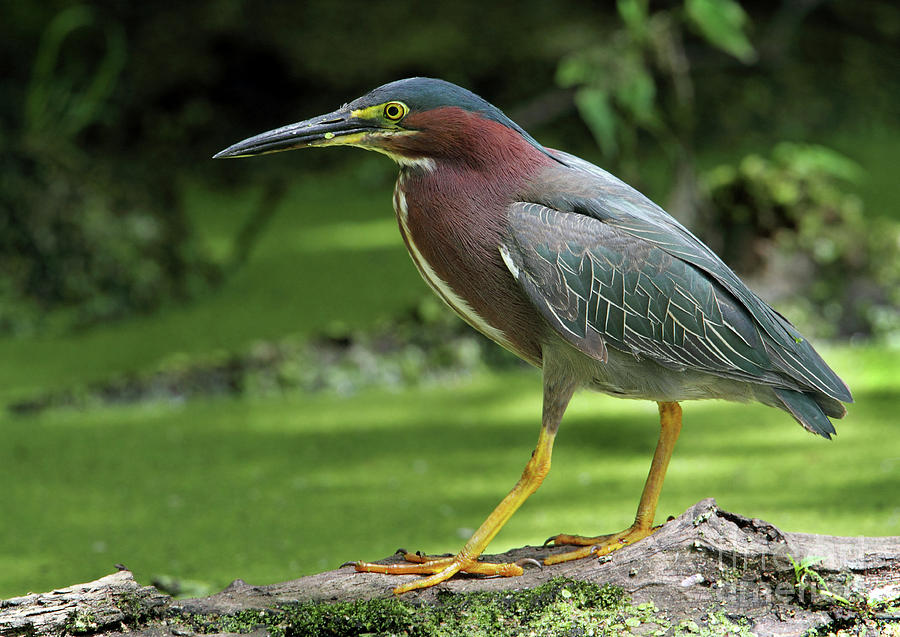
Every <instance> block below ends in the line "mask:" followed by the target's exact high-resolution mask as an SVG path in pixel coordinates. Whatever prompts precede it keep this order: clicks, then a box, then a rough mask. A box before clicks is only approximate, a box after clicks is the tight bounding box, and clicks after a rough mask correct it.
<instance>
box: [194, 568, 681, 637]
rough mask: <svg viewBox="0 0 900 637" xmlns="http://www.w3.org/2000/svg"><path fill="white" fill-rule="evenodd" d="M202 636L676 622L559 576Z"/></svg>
mask: <svg viewBox="0 0 900 637" xmlns="http://www.w3.org/2000/svg"><path fill="white" fill-rule="evenodd" d="M182 620H183V621H184V622H185V623H187V624H189V625H190V626H191V628H193V629H194V630H196V631H198V632H204V633H214V632H250V631H252V630H254V629H256V628H258V627H260V626H263V627H265V628H266V630H267V631H268V632H269V634H270V635H273V636H274V637H294V636H300V635H326V636H328V637H340V636H343V635H408V636H410V637H413V636H421V637H426V636H443V635H471V636H473V637H479V636H482V635H484V636H487V635H491V636H510V637H512V636H519V635H541V636H548V637H553V636H555V635H560V636H561V635H566V636H570V635H628V634H632V632H633V633H634V634H660V635H661V634H663V633H664V632H665V631H666V630H667V629H668V628H669V626H670V623H669V622H668V621H667V620H666V619H665V618H664V617H662V616H660V614H659V611H658V609H657V608H656V607H655V606H654V605H653V604H650V603H648V604H640V605H634V604H632V603H631V601H630V600H629V599H628V597H627V596H626V595H625V593H624V591H623V590H622V589H621V588H618V587H615V586H611V585H605V586H597V585H595V584H589V583H583V582H576V581H573V580H569V579H565V578H556V579H553V580H551V581H550V582H548V583H546V584H544V585H542V586H539V587H537V588H535V589H532V590H528V591H513V592H502V593H468V594H453V593H444V594H441V595H440V596H439V597H438V600H437V603H436V604H433V605H431V604H427V605H426V604H423V605H419V606H417V605H414V604H411V603H409V602H406V601H403V600H402V599H377V600H371V601H357V602H340V603H336V604H317V603H303V604H296V605H287V606H280V607H278V608H276V609H274V610H272V611H258V610H257V611H245V612H242V613H238V614H235V615H230V616H228V617H225V618H218V619H215V620H212V621H211V620H210V619H209V618H207V617H203V616H197V615H193V616H190V617H185V618H182Z"/></svg>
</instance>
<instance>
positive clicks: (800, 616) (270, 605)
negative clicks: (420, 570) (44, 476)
mask: <svg viewBox="0 0 900 637" xmlns="http://www.w3.org/2000/svg"><path fill="white" fill-rule="evenodd" d="M560 550H566V549H565V548H543V547H524V548H521V549H515V550H513V551H509V552H507V553H504V554H502V555H493V556H486V557H485V560H486V561H501V560H503V561H509V560H518V559H521V558H523V557H534V558H541V557H544V556H546V555H548V554H550V553H553V552H556V551H560ZM813 556H815V557H819V558H822V559H821V561H819V562H817V563H816V564H815V565H814V566H813V567H812V568H814V569H815V572H816V573H817V574H818V577H817V576H815V575H813V576H811V577H808V578H807V580H806V581H808V582H810V583H811V584H815V583H816V582H819V584H818V585H817V586H809V587H805V586H799V587H798V586H797V585H796V580H797V578H796V575H795V569H794V566H793V564H792V561H791V560H792V559H793V560H794V561H795V562H797V563H799V562H801V560H803V558H807V557H813ZM397 560H399V557H391V558H388V559H387V560H385V561H386V562H392V561H397ZM409 577H411V576H409ZM557 577H566V578H570V579H572V580H576V581H581V582H589V583H595V584H598V585H604V584H613V585H615V586H618V587H621V588H622V589H624V591H625V592H626V593H627V594H628V595H629V596H630V598H631V602H632V603H633V604H640V603H643V602H647V601H652V602H653V603H654V604H655V607H656V608H657V609H659V611H660V612H661V613H662V614H664V616H665V618H666V620H667V621H669V622H671V623H672V625H674V624H675V623H677V622H679V621H683V620H686V619H692V620H694V621H696V622H697V623H698V624H700V625H703V624H704V623H705V622H706V621H707V620H708V619H709V617H710V615H711V614H719V616H720V617H721V616H722V615H721V613H724V614H725V616H727V617H728V618H729V619H731V620H738V619H739V618H743V620H744V621H746V622H747V623H748V624H749V626H750V629H751V630H752V631H753V633H755V634H759V635H798V634H802V633H803V632H804V631H806V630H808V629H810V628H819V629H821V628H823V627H829V626H830V627H836V626H846V625H848V624H853V623H856V624H861V623H865V622H866V621H868V622H882V623H883V622H891V621H894V620H898V621H900V615H896V616H895V613H896V610H895V609H896V606H897V604H896V603H880V604H879V603H876V602H878V601H879V600H881V601H882V602H884V600H891V599H895V600H896V599H900V537H876V538H863V537H857V538H847V537H833V536H825V535H807V534H802V533H783V532H781V531H780V530H778V529H777V528H775V527H774V526H772V525H771V524H769V523H767V522H764V521H761V520H757V519H748V518H745V517H743V516H740V515H737V514H734V513H729V512H727V511H722V510H721V509H718V508H717V507H716V504H715V501H714V500H711V499H709V500H703V501H701V502H699V503H697V504H696V505H694V506H693V507H691V508H690V509H688V510H687V511H686V512H685V513H684V514H682V515H681V516H680V517H679V518H677V519H675V520H672V521H670V522H668V523H667V524H666V525H665V526H663V527H662V528H661V529H660V530H659V531H657V532H656V533H654V534H653V535H652V536H650V537H649V538H647V539H645V540H642V541H641V542H639V543H637V544H634V545H632V546H627V547H624V548H622V549H620V550H618V551H616V552H614V553H613V554H611V555H610V556H607V557H605V558H601V559H599V560H598V559H584V560H579V561H575V562H569V563H565V564H559V565H555V566H551V567H544V568H542V569H538V568H534V569H528V570H527V571H526V573H525V575H523V576H521V577H518V578H508V579H481V578H476V577H465V576H457V577H455V578H453V579H452V580H450V581H449V582H446V583H445V584H442V585H440V586H438V587H435V588H432V589H428V590H425V591H421V592H415V593H411V594H408V595H405V596H404V597H403V598H402V601H405V602H408V603H410V604H413V605H440V604H443V603H445V601H446V599H447V597H448V593H450V594H453V593H468V592H494V593H498V594H500V595H505V594H508V592H509V591H513V590H522V589H532V588H534V587H536V586H539V585H541V584H544V583H546V582H548V581H550V580H551V579H553V578H557ZM819 577H821V578H822V579H821V580H819ZM399 581H405V578H397V577H390V576H386V575H379V574H369V573H356V572H355V571H354V570H353V569H352V568H351V567H344V568H339V569H337V570H334V571H328V572H325V573H320V574H318V575H312V576H308V577H302V578H300V579H297V580H293V581H290V582H284V583H281V584H273V585H269V586H250V585H248V584H246V583H244V582H243V581H241V580H236V581H235V582H234V583H232V584H231V585H230V586H229V587H228V588H226V589H225V590H224V591H222V592H221V593H218V594H216V595H213V596H211V597H207V598H203V599H186V600H173V599H172V598H170V597H168V596H166V595H164V594H162V593H160V592H159V591H157V590H156V589H155V588H153V587H152V586H145V587H142V586H140V585H138V584H137V583H136V582H135V581H134V579H133V578H132V577H131V574H130V573H129V572H128V571H120V572H118V573H114V574H112V575H109V576H107V577H104V578H102V579H99V580H97V581H96V582H91V583H89V584H80V585H77V586H72V587H69V588H65V589H60V590H56V591H53V592H50V593H44V594H39V595H28V596H25V597H18V598H14V599H11V600H7V601H3V602H0V635H2V636H6V635H34V636H36V637H39V636H41V635H62V634H78V633H81V634H84V633H99V634H112V633H116V632H120V631H124V630H129V631H138V632H139V633H141V634H146V635H153V636H155V637H161V636H163V635H166V636H168V635H179V636H184V635H190V634H192V633H193V632H194V631H195V630H197V623H196V621H193V623H191V622H184V621H182V620H183V618H188V617H189V618H193V620H196V618H197V617H205V618H210V619H211V620H212V619H215V618H217V617H223V616H228V615H232V614H235V613H239V612H241V611H248V610H263V611H267V610H269V609H274V608H276V607H281V606H283V605H291V604H297V603H298V602H322V603H332V602H339V601H353V600H377V599H382V598H390V597H391V588H392V587H393V586H395V585H396V584H397V583H398V582H399ZM822 583H824V586H823V584H822ZM816 588H818V589H819V590H818V591H816V590H814V589H816ZM823 590H824V591H825V592H822V591H823ZM835 596H839V597H841V598H843V599H845V600H849V601H850V602H851V603H850V604H845V603H843V602H842V601H838V600H837V598H836V597H835ZM865 600H868V606H866V602H865ZM179 618H181V619H179ZM210 625H212V623H211V624H210ZM132 634H134V632H132Z"/></svg>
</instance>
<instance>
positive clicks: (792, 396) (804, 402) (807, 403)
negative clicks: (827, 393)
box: [774, 388, 845, 440]
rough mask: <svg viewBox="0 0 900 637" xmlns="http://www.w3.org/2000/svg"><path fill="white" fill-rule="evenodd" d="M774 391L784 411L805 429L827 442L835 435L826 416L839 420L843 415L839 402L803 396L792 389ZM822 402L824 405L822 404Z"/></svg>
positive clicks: (809, 395)
mask: <svg viewBox="0 0 900 637" xmlns="http://www.w3.org/2000/svg"><path fill="white" fill-rule="evenodd" d="M774 391H775V395H776V396H777V397H778V400H780V401H781V403H782V404H783V405H784V407H785V409H787V410H788V411H789V412H791V415H793V416H794V418H796V419H797V422H799V423H800V424H801V425H803V427H804V428H805V429H807V430H808V431H811V432H813V433H814V434H819V435H820V436H822V437H823V438H828V439H829V440H830V439H831V435H832V434H834V433H837V432H835V430H834V425H832V424H831V421H830V420H828V416H834V417H836V418H840V417H841V416H843V415H844V413H845V410H844V406H843V405H841V404H840V402H838V401H836V400H834V399H830V400H828V401H824V400H823V399H822V397H821V396H817V395H816V396H814V395H812V394H804V393H803V392H799V391H795V390H793V389H782V388H774ZM823 402H824V403H825V404H822V403H823ZM838 408H840V412H838ZM826 413H827V414H828V416H826Z"/></svg>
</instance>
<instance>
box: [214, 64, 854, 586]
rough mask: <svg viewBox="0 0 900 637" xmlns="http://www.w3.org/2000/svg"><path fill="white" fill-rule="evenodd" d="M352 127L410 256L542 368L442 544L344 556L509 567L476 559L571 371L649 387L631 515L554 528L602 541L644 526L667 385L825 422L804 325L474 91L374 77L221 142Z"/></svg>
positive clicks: (442, 569)
mask: <svg viewBox="0 0 900 637" xmlns="http://www.w3.org/2000/svg"><path fill="white" fill-rule="evenodd" d="M338 145H349V146H357V147H359V148H364V149H366V150H375V151H378V152H381V153H384V154H385V155H387V156H388V157H390V158H391V159H393V160H394V161H396V162H397V163H398V164H399V165H400V176H399V178H398V180H397V184H396V187H395V189H394V210H395V211H396V214H397V221H398V225H399V227H400V233H401V235H402V236H403V241H404V242H405V243H406V247H407V249H408V250H409V254H410V256H411V257H412V260H413V263H414V264H415V266H416V268H418V270H419V273H420V274H421V275H422V277H423V278H424V279H425V281H426V282H427V283H428V285H429V286H430V287H431V288H432V290H434V292H435V293H436V294H437V295H438V296H439V297H441V299H443V300H444V301H445V302H446V303H447V305H449V306H450V307H451V308H452V309H453V310H454V311H455V312H456V313H457V314H459V316H460V317H462V318H463V320H465V321H466V322H467V323H469V324H470V325H471V326H472V327H474V328H475V329H476V330H478V331H479V332H481V333H482V334H484V335H485V336H487V337H488V338H490V339H492V340H493V341H495V342H496V343H498V344H499V345H501V346H503V347H505V348H506V349H508V350H510V351H511V352H513V353H514V354H516V355H518V356H520V357H521V358H523V359H524V360H526V361H528V362H529V363H531V364H532V365H535V366H537V367H539V368H541V369H542V378H543V391H544V394H543V414H542V421H541V429H540V434H539V436H538V442H537V446H536V448H535V450H534V452H533V454H532V456H531V459H530V460H529V461H528V463H527V465H526V466H525V470H524V472H523V473H522V477H521V478H520V479H519V481H518V483H516V485H515V487H513V489H512V491H510V492H509V494H508V495H507V496H506V497H505V498H504V499H503V501H502V502H500V504H499V505H498V506H497V508H496V509H494V511H493V512H492V513H491V514H490V515H489V516H488V518H487V519H486V520H485V521H484V523H483V524H482V525H481V526H480V527H479V528H478V530H476V531H475V533H474V534H473V535H472V537H471V539H469V541H468V542H466V544H465V546H463V548H462V549H461V550H460V551H459V553H457V554H456V555H455V556H452V557H428V556H422V555H419V554H410V553H407V554H406V555H405V557H406V561H407V563H400V564H390V565H383V564H371V563H365V562H356V563H354V564H355V566H356V569H357V570H358V571H366V572H379V573H393V574H410V573H412V574H422V575H427V577H422V578H417V579H415V580H412V581H410V582H408V583H405V584H403V585H401V586H398V587H397V588H395V589H394V592H395V593H402V592H406V591H409V590H413V589H417V588H425V587H428V586H432V585H434V584H437V583H439V582H442V581H444V580H446V579H448V578H450V577H452V576H453V575H454V574H455V573H458V572H460V571H463V572H468V573H478V574H486V575H504V576H508V575H519V574H521V573H522V572H523V571H522V566H523V564H521V563H515V564H492V563H486V562H481V561H479V560H478V558H479V556H480V555H481V553H482V552H483V551H484V550H485V548H486V547H487V545H488V543H489V542H490V541H491V539H492V538H493V537H494V536H495V535H496V534H497V532H498V531H499V530H500V528H501V527H502V526H503V525H504V524H505V523H506V521H507V520H508V519H509V518H510V517H511V516H512V514H513V513H514V512H515V511H516V509H518V508H519V506H520V505H521V504H522V503H523V502H524V501H525V500H526V499H527V498H528V496H530V495H531V494H532V493H534V491H535V490H537V488H538V487H539V486H540V484H541V482H542V480H543V479H544V477H545V476H546V475H547V472H548V471H549V469H550V454H551V450H552V447H553V440H554V438H555V436H556V432H557V429H558V428H559V424H560V421H561V419H562V416H563V412H564V411H565V409H566V406H567V405H568V403H569V400H570V399H571V397H572V394H573V392H574V391H575V390H576V389H577V388H581V387H586V388H589V389H592V390H596V391H600V392H604V393H606V394H610V395H613V396H618V397H620V398H635V399H646V400H653V401H656V402H657V403H658V405H659V414H660V427H661V432H660V437H659V442H658V444H657V447H656V451H655V453H654V455H653V461H652V463H651V467H650V473H649V475H648V477H647V481H646V484H645V485H644V490H643V492H642V494H641V499H640V503H639V505H638V509H637V515H636V517H635V521H634V524H632V525H631V526H630V527H629V528H628V529H626V530H624V531H622V532H619V533H615V534H612V535H603V536H597V537H584V536H577V535H558V536H555V537H553V538H550V540H548V543H553V544H555V545H574V546H576V547H577V548H575V549H572V550H570V551H568V552H565V553H562V554H557V555H553V556H551V557H549V558H547V559H546V560H545V563H547V564H551V563H557V562H563V561H567V560H571V559H576V558H581V557H586V556H588V555H603V554H606V553H609V552H611V551H613V550H615V549H617V548H619V547H621V546H624V545H627V544H631V543H633V542H636V541H638V540H640V539H641V538H644V537H646V536H648V535H650V534H651V533H652V532H653V530H654V526H653V518H654V515H655V512H656V504H657V500H658V498H659V493H660V490H661V489H662V483H663V479H664V477H665V472H666V467H667V465H668V463H669V458H670V457H671V455H672V450H673V448H674V446H675V441H676V440H677V438H678V434H679V432H680V430H681V407H680V405H679V402H680V401H684V400H692V399H701V398H719V399H725V400H735V401H758V402H761V403H763V404H765V405H769V406H771V407H777V408H779V409H782V410H784V411H787V412H788V413H790V414H791V415H792V416H793V417H794V418H795V419H796V420H797V421H798V422H799V423H800V424H801V425H802V426H803V427H805V428H806V429H808V430H809V431H811V432H813V433H816V434H819V435H820V436H823V437H825V438H830V437H831V434H833V433H834V432H835V431H834V427H833V426H832V424H831V421H830V420H829V418H828V417H829V416H831V417H834V418H841V417H842V416H844V414H845V413H846V410H845V408H844V406H843V404H842V402H852V397H851V395H850V390H849V389H848V387H847V385H846V384H844V382H843V381H842V380H841V379H840V378H839V377H838V376H837V375H836V374H835V373H834V372H833V371H832V370H831V369H830V368H829V367H828V365H827V364H826V363H825V362H824V361H823V360H822V358H821V357H820V356H819V355H818V354H817V353H816V351H815V350H814V349H813V348H812V346H811V345H810V344H809V342H808V341H807V340H806V339H804V338H803V337H802V336H801V335H800V333H799V332H798V331H797V330H796V329H795V328H794V327H793V326H792V325H791V324H790V323H789V322H788V321H787V320H786V319H785V318H784V317H783V316H781V315H780V314H779V313H778V312H776V311H775V310H773V309H772V308H771V307H769V306H768V305H767V304H766V303H765V302H764V301H762V300H761V299H760V298H759V297H758V296H756V295H755V294H754V293H753V292H751V291H750V290H749V289H748V288H747V286H746V285H744V283H743V282H742V281H741V280H740V279H739V278H738V277H737V276H736V275H735V274H734V272H732V271H731V270H730V269H729V268H728V266H726V265H725V264H724V263H723V262H722V261H721V260H720V259H719V258H718V257H717V256H716V255H715V254H714V253H713V252H712V251H711V250H710V249H709V248H708V247H707V246H705V245H704V244H703V243H702V242H701V241H700V240H699V239H697V238H696V237H695V236H694V235H693V234H691V232H690V231H688V230H687V229H686V228H685V227H684V226H682V225H681V224H679V223H678V222H677V221H676V220H675V219H673V218H672V217H671V216H669V215H668V214H667V213H666V212H665V211H663V210H662V209H661V208H660V207H659V206H657V205H656V204H654V203H653V202H652V201H650V200H649V199H648V198H646V197H645V196H644V195H642V194H641V193H639V192H637V191H636V190H635V189H633V188H631V187H630V186H628V185H627V184H625V183H623V182H622V181H620V180H619V179H617V178H616V177H614V176H613V175H611V174H610V173H608V172H606V171H605V170H602V169H601V168H598V167H597V166H594V165H593V164H591V163H589V162H587V161H585V160H583V159H580V158H578V157H575V156H573V155H570V154H568V153H565V152H562V151H558V150H554V149H551V148H546V147H544V146H542V145H541V144H539V143H538V142H537V141H535V139H534V138H533V137H532V136H531V135H529V134H528V133H527V132H525V131H524V130H523V129H522V128H520V127H519V126H518V125H517V124H516V123H515V122H513V121H512V120H511V119H509V118H508V117H507V116H506V115H504V114H503V113H502V112H501V111H500V110H499V109H498V108H496V107H494V106H493V105H491V104H489V103H488V102H487V101H485V100H484V99H482V98H480V97H479V96H477V95H475V94H474V93H472V92H470V91H468V90H466V89H464V88H461V87H459V86H456V85H454V84H451V83H449V82H445V81H443V80H437V79H429V78H410V79H405V80H399V81H396V82H392V83H390V84H385V85H384V86H381V87H379V88H376V89H375V90H373V91H372V92H370V93H368V94H367V95H364V96H363V97H360V98H359V99H357V100H355V101H353V102H351V103H349V104H346V105H344V106H343V107H341V108H339V109H338V110H336V111H334V112H332V113H328V114H326V115H321V116H319V117H314V118H312V119H309V120H306V121H303V122H299V123H297V124H290V125H288V126H284V127H281V128H277V129H274V130H271V131H268V132H265V133H262V134H260V135H256V136H255V137H251V138H249V139H246V140H244V141H241V142H238V143H237V144H234V145H233V146H231V147H229V148H227V149H225V150H223V151H222V152H220V153H218V154H217V155H216V157H245V156H248V155H260V154H263V153H274V152H279V151H284V150H291V149H294V148H306V147H320V146H338Z"/></svg>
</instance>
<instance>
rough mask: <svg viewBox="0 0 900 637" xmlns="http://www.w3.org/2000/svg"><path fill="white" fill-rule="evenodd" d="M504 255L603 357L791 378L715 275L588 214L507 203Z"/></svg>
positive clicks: (563, 327)
mask: <svg viewBox="0 0 900 637" xmlns="http://www.w3.org/2000/svg"><path fill="white" fill-rule="evenodd" d="M509 222H510V223H509V240H508V241H507V242H506V243H505V244H504V246H503V256H504V258H505V259H507V263H508V265H510V269H511V270H512V271H513V272H514V273H517V274H518V276H517V279H518V281H519V282H520V284H521V285H522V286H523V288H524V289H525V292H526V293H527V294H528V296H529V298H530V299H531V300H532V302H534V303H535V305H536V306H537V307H538V309H539V310H540V311H541V313H542V314H543V315H544V317H545V318H546V319H547V320H548V322H549V323H550V324H551V325H552V326H553V327H554V328H555V329H556V330H557V332H559V333H560V334H561V335H562V336H563V338H565V339H567V340H568V341H569V342H571V343H572V344H573V345H574V346H575V347H577V348H578V349H580V350H581V351H583V352H585V353H587V354H588V355H591V356H593V357H595V358H597V359H599V360H602V361H605V360H606V350H605V347H606V345H607V344H608V345H609V346H611V347H614V348H616V349H618V350H621V351H625V352H629V353H631V354H633V355H635V356H637V357H639V358H650V359H652V360H654V361H656V362H658V363H660V364H661V365H663V366H666V367H669V368H671V369H676V370H682V369H687V368H691V369H700V370H704V371H708V372H710V373H714V374H717V375H720V376H724V377H728V378H734V379H740V380H749V381H754V382H761V383H765V384H772V385H781V386H786V387H791V388H800V387H801V385H799V384H797V383H794V382H791V381H789V380H786V379H785V378H784V377H783V376H782V375H781V374H779V373H777V370H776V369H774V366H773V365H772V363H771V361H770V358H769V357H768V356H767V354H766V349H765V347H764V344H763V339H762V337H761V335H760V332H759V330H758V329H757V328H756V326H755V324H754V323H753V321H752V319H751V318H750V316H749V315H748V313H747V312H746V310H744V309H743V307H742V306H741V305H740V304H739V303H738V302H737V301H736V299H735V298H734V297H733V296H732V295H731V294H730V293H728V292H727V291H726V290H725V289H724V288H723V287H722V286H721V285H720V284H718V283H717V282H716V281H715V280H714V279H711V278H710V277H707V276H706V275H705V274H704V272H703V271H702V270H700V269H699V268H697V267H696V266H694V265H692V264H690V263H688V262H686V261H683V260H681V259H678V258H676V257H673V256H672V255H671V254H669V253H668V252H667V251H666V250H664V249H662V248H660V247H658V246H656V245H654V244H652V243H650V242H648V241H646V240H644V239H641V238H638V237H635V236H632V235H631V234H629V233H627V232H624V231H622V230H620V229H619V228H618V227H616V226H614V225H611V224H608V223H604V222H601V221H599V220H597V219H595V218H593V217H589V216H586V215H581V214H575V213H571V212H561V211H559V210H555V209H552V208H548V207H546V206H542V205H540V204H534V203H516V204H513V205H512V206H511V207H510V208H509Z"/></svg>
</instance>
